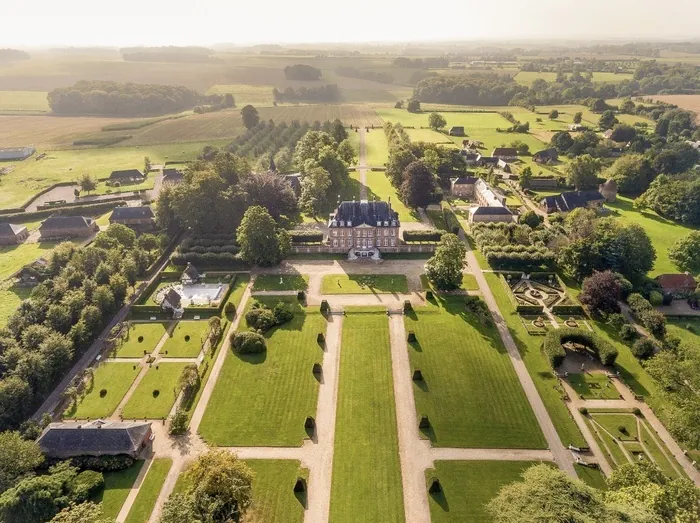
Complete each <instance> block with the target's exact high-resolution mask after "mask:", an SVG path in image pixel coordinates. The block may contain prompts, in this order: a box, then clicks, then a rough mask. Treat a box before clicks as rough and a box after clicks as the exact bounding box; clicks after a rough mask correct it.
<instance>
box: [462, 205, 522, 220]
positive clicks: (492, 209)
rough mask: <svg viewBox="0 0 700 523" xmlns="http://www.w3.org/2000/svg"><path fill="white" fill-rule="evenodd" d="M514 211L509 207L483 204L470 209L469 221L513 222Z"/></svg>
mask: <svg viewBox="0 0 700 523" xmlns="http://www.w3.org/2000/svg"><path fill="white" fill-rule="evenodd" d="M512 221H513V213H512V212H511V211H510V209H508V207H500V206H488V207H486V206H481V207H472V208H471V209H469V222H470V223H474V222H512Z"/></svg>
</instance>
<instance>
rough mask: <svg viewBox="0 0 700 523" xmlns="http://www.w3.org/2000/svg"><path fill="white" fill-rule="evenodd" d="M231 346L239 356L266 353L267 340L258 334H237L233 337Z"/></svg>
mask: <svg viewBox="0 0 700 523" xmlns="http://www.w3.org/2000/svg"><path fill="white" fill-rule="evenodd" d="M231 345H232V346H233V349H234V352H236V353H237V354H257V353H260V352H265V350H267V346H266V345H265V338H263V336H262V334H258V333H257V332H250V331H249V332H236V333H234V334H233V335H232V336H231Z"/></svg>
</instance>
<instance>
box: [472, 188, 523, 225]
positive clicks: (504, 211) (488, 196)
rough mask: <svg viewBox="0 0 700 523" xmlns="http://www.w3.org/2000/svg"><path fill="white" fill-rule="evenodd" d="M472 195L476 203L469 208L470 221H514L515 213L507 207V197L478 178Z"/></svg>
mask: <svg viewBox="0 0 700 523" xmlns="http://www.w3.org/2000/svg"><path fill="white" fill-rule="evenodd" d="M473 187H474V190H473V193H472V196H473V198H474V200H475V201H476V203H477V204H478V205H477V206H475V207H472V208H471V209H469V221H470V222H512V221H513V213H512V212H511V211H510V210H509V209H508V207H506V197H505V196H504V195H502V194H501V193H500V192H498V191H497V190H495V189H493V188H492V187H491V186H490V185H489V184H488V183H486V182H485V181H484V180H482V179H481V178H478V179H477V180H476V182H475V183H474V185H473Z"/></svg>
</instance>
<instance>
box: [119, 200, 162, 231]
mask: <svg viewBox="0 0 700 523" xmlns="http://www.w3.org/2000/svg"><path fill="white" fill-rule="evenodd" d="M154 217H155V215H154V214H153V209H151V208H150V207H149V206H148V205H143V206H139V207H116V208H115V209H114V211H112V215H111V216H110V217H109V223H119V224H121V225H127V226H133V225H137V226H141V227H153V225H154Z"/></svg>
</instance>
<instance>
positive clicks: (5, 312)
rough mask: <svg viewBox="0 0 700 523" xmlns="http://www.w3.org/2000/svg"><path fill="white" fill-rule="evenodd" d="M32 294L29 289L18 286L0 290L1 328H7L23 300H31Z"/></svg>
mask: <svg viewBox="0 0 700 523" xmlns="http://www.w3.org/2000/svg"><path fill="white" fill-rule="evenodd" d="M31 292H32V290H31V289H30V288H29V287H18V286H17V285H13V286H12V287H10V288H9V289H6V290H0V328H2V327H4V326H5V323H6V322H7V320H8V318H9V317H10V316H12V314H13V313H14V312H15V311H16V310H17V307H19V304H20V303H22V301H23V300H26V299H27V298H29V295H30V294H31Z"/></svg>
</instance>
